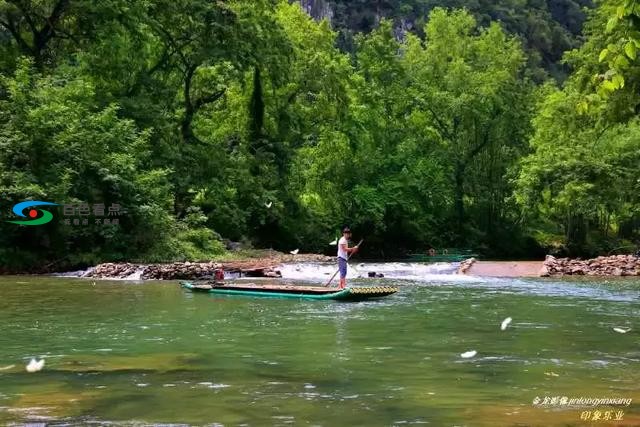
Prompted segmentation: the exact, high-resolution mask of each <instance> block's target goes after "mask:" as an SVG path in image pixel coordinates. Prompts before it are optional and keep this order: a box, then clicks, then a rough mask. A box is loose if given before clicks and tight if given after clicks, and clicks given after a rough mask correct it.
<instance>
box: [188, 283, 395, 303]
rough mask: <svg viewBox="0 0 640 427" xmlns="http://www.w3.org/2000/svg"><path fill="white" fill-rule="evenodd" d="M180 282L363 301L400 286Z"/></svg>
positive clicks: (214, 290) (210, 289)
mask: <svg viewBox="0 0 640 427" xmlns="http://www.w3.org/2000/svg"><path fill="white" fill-rule="evenodd" d="M180 285H181V286H182V287H183V288H184V289H187V290H189V291H191V292H205V293H210V294H222V295H243V296H252V297H274V298H297V299H312V300H339V301H362V300H367V299H372V298H380V297H385V296H388V295H391V294H394V293H396V292H398V288H396V287H393V286H366V287H365V286H362V287H360V286H358V287H347V288H344V289H336V288H326V287H322V286H296V285H273V284H269V285H267V284H264V285H262V284H255V283H233V284H231V283H223V284H218V283H216V284H211V283H204V284H198V283H195V282H180Z"/></svg>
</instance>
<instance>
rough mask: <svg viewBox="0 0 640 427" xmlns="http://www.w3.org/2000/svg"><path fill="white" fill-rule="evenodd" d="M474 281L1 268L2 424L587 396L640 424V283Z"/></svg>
mask: <svg viewBox="0 0 640 427" xmlns="http://www.w3.org/2000/svg"><path fill="white" fill-rule="evenodd" d="M365 268H368V267H367V266H365ZM388 268H389V269H390V267H388ZM389 271H390V270H389ZM442 276H445V275H444V274H442ZM465 280H467V281H459V280H457V278H455V279H454V278H452V277H451V276H449V278H448V280H438V281H434V280H424V277H423V278H422V280H419V281H408V280H405V281H398V280H393V283H394V284H397V285H400V287H401V289H400V292H399V293H398V294H396V295H393V296H391V297H389V298H385V299H382V300H379V301H374V302H359V303H340V302H333V301H295V300H285V299H283V300H278V299H267V298H265V299H251V298H243V297H220V296H214V295H211V296H210V295H204V294H197V295H194V294H190V293H186V292H184V291H182V290H181V289H179V287H178V285H177V283H175V282H171V283H163V282H149V283H144V284H140V283H137V284H133V283H128V282H122V281H120V282H109V281H98V282H96V284H95V285H92V281H88V280H83V279H62V278H25V277H19V278H16V277H3V278H0V296H1V298H0V321H2V325H3V332H2V335H0V337H1V338H0V423H3V424H4V423H9V422H27V421H28V422H41V423H42V422H57V423H65V422H67V423H72V424H86V423H89V422H95V423H99V424H100V423H107V422H111V423H115V424H121V423H127V424H131V423H134V422H139V423H142V424H153V423H168V424H170V423H187V424H194V425H202V424H212V423H220V424H224V425H237V424H246V425H291V424H293V425H297V424H312V425H325V426H338V425H367V426H376V425H393V424H398V425H403V424H409V425H416V424H424V423H429V424H430V425H437V426H441V425H469V426H476V425H479V426H495V425H558V426H560V425H581V423H584V421H581V420H580V415H581V413H582V412H583V411H585V410H586V409H585V408H577V407H576V408H569V407H560V406H546V407H544V406H540V405H538V406H534V405H533V404H532V402H533V400H534V399H535V398H536V397H538V398H544V397H545V396H548V397H552V396H567V397H569V398H572V397H575V398H578V397H582V396H584V397H601V398H606V397H622V398H631V399H633V403H632V404H631V406H629V407H624V408H620V407H617V408H609V409H618V410H622V411H624V420H625V421H626V425H640V410H639V407H638V403H640V386H639V385H638V384H639V382H638V380H639V379H640V378H639V377H640V374H639V373H638V372H640V371H639V370H638V362H640V346H639V340H638V333H640V325H638V324H637V319H638V315H639V314H640V305H639V304H638V298H639V296H640V283H639V282H634V281H628V280H621V281H611V282H610V283H604V282H599V281H593V280H592V281H572V282H568V281H558V280H553V281H551V280H548V281H544V280H533V279H527V280H512V279H502V280H493V279H483V280H481V281H480V280H474V279H471V280H468V279H465ZM18 282H21V283H18ZM390 282H392V280H390V279H387V278H385V279H375V280H374V279H362V280H360V281H359V282H358V280H356V281H355V283H367V284H371V283H384V284H389V283H390ZM507 316H511V317H513V322H512V323H511V325H509V327H508V328H507V330H506V331H501V330H500V323H501V322H502V320H503V319H504V318H505V317H507ZM613 327H622V328H626V327H630V328H632V329H631V331H630V332H629V333H626V334H619V333H616V332H614V331H613V330H612V328H613ZM469 350H476V351H477V355H476V356H475V357H473V358H471V359H462V358H460V354H461V353H463V352H466V351H469ZM36 356H37V357H40V356H42V357H44V358H45V359H46V365H45V368H44V370H43V371H41V372H39V373H37V374H28V373H26V372H25V370H24V366H25V365H26V364H27V363H28V361H29V360H30V358H31V357H36ZM11 365H14V366H11ZM600 409H601V410H602V411H605V410H607V408H606V407H603V408H600ZM603 413H604V412H603ZM598 425H606V422H599V423H598Z"/></svg>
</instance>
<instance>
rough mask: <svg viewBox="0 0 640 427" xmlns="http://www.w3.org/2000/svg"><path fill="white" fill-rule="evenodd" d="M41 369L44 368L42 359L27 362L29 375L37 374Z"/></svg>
mask: <svg viewBox="0 0 640 427" xmlns="http://www.w3.org/2000/svg"><path fill="white" fill-rule="evenodd" d="M42 368H44V359H42V360H36V359H31V362H29V364H28V365H27V372H29V373H34V372H38V371H41V370H42Z"/></svg>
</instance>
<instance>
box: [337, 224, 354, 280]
mask: <svg viewBox="0 0 640 427" xmlns="http://www.w3.org/2000/svg"><path fill="white" fill-rule="evenodd" d="M350 238H351V230H350V229H349V227H345V228H344V229H342V237H341V238H340V241H338V270H340V289H344V288H345V287H346V286H347V260H348V259H349V256H350V254H352V253H355V252H358V245H356V246H353V247H349V239H350Z"/></svg>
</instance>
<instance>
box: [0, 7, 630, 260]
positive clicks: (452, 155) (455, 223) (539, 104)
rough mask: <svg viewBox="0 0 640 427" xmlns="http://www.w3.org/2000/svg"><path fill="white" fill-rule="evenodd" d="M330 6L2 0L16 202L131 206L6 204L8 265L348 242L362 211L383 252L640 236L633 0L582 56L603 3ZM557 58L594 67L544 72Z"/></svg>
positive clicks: (597, 30)
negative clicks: (98, 218)
mask: <svg viewBox="0 0 640 427" xmlns="http://www.w3.org/2000/svg"><path fill="white" fill-rule="evenodd" d="M312 3H313V6H312V8H313V10H314V11H316V12H317V13H321V11H325V12H326V11H327V10H329V9H326V8H325V7H324V6H323V5H328V6H329V8H331V10H332V11H333V18H332V21H331V22H329V21H328V20H319V21H316V20H314V19H313V18H312V17H310V16H309V15H308V14H307V13H305V11H304V10H302V9H301V7H300V4H299V2H288V1H285V0H282V1H277V2H275V1H270V0H260V1H254V0H252V1H249V0H235V1H231V2H221V1H217V2H212V1H209V0H195V1H191V0H189V1H187V0H179V1H165V0H162V1H159V2H131V1H129V0H100V1H96V2H68V1H66V0H57V1H53V0H51V1H49V0H47V1H39V2H0V195H1V197H2V202H1V205H0V206H1V210H2V212H1V214H2V217H3V218H4V217H7V216H9V215H12V214H11V213H10V207H11V206H12V205H13V204H14V203H16V202H19V201H22V200H27V199H31V200H48V201H54V202H57V203H60V204H89V205H93V204H99V203H104V204H105V205H107V206H109V205H110V204H112V203H117V204H120V205H122V206H123V207H124V208H126V209H127V213H126V215H123V216H122V217H121V218H120V223H119V224H117V225H114V224H111V225H104V224H94V223H90V224H88V225H86V226H82V225H79V226H74V225H67V224H65V223H64V221H63V220H64V218H63V217H62V215H61V211H62V208H60V210H59V211H58V214H59V215H57V216H56V218H57V220H56V221H52V222H51V223H49V224H47V225H45V226H41V227H24V226H23V227H19V226H16V225H14V224H9V223H6V222H2V223H0V232H1V233H0V259H2V261H0V262H1V264H2V265H3V266H4V267H13V268H18V269H27V268H30V267H33V266H39V267H40V268H43V266H45V267H47V266H48V267H47V268H63V267H64V266H72V265H86V264H92V263H95V262H99V261H101V260H125V259H128V260H141V261H148V262H151V261H169V260H187V259H190V260H204V259H209V258H211V257H214V256H216V257H217V256H224V247H223V244H222V243H221V241H222V239H223V238H225V239H231V240H242V241H245V242H247V244H248V245H250V246H251V245H253V246H255V247H260V248H274V249H282V250H287V251H288V250H291V249H292V248H295V247H299V248H301V249H302V250H314V251H325V250H327V251H328V250H329V249H331V248H329V247H328V245H327V243H328V242H329V241H331V240H333V239H334V238H335V230H336V229H339V228H340V226H342V225H343V224H345V223H348V224H350V225H351V226H352V227H353V228H354V229H355V231H356V234H357V235H364V236H366V237H367V239H368V244H367V248H368V249H369V250H371V254H379V255H384V254H385V251H387V252H386V253H387V254H388V253H389V250H393V253H398V252H397V251H398V250H413V249H417V248H419V249H425V247H428V246H435V247H446V246H452V245H464V246H471V247H475V248H478V249H479V250H481V251H482V252H483V253H484V254H487V255H491V256H504V255H505V254H508V255H510V256H516V255H517V254H521V255H524V256H526V255H531V254H534V253H535V254H536V255H537V252H535V251H536V244H535V241H533V240H532V238H531V236H533V237H534V238H536V239H538V241H540V242H542V243H543V244H546V245H549V247H555V248H556V249H557V250H564V251H574V252H580V251H584V252H593V251H596V250H598V249H606V248H609V247H611V245H609V242H610V240H611V237H612V236H614V238H615V239H617V240H625V241H629V240H632V239H633V238H635V236H636V235H637V225H638V223H639V221H638V206H639V203H638V202H639V201H638V196H637V195H636V194H637V193H638V191H637V190H638V189H639V188H638V185H639V184H638V181H637V180H638V176H637V172H636V171H637V164H638V163H637V162H638V160H639V159H638V158H637V157H638V155H637V153H638V152H639V150H638V148H637V143H636V142H635V141H636V140H637V138H638V137H640V135H638V132H640V125H639V123H638V121H637V118H636V115H637V113H636V111H638V105H640V99H638V96H637V87H638V84H639V83H640V81H639V80H638V77H640V75H639V74H638V70H637V67H636V65H635V61H636V59H637V49H638V47H640V45H638V44H637V43H633V40H632V39H629V38H628V37H632V36H633V33H628V31H627V30H629V28H632V27H631V26H630V25H631V24H629V25H627V24H625V23H624V22H626V21H625V20H627V19H630V20H631V21H633V18H632V17H629V16H627V15H625V14H624V13H622V15H621V16H620V17H618V18H616V20H615V22H613V23H611V22H609V27H610V28H609V30H610V32H608V33H607V32H605V31H603V29H604V28H605V27H606V25H607V21H610V19H609V18H610V16H611V13H612V9H611V8H612V5H613V0H612V1H609V0H607V2H605V4H604V5H603V6H602V7H600V8H598V9H597V10H595V11H594V12H593V13H592V14H591V17H590V21H589V23H588V25H587V27H586V30H585V34H586V35H587V36H588V37H587V40H586V42H585V44H584V45H583V46H582V47H581V48H580V49H576V50H573V51H570V52H569V53H568V54H567V55H566V57H565V63H564V64H558V62H557V61H558V59H559V58H560V55H561V53H562V52H563V51H564V50H565V49H569V48H573V47H575V46H576V45H577V34H578V33H579V31H580V28H581V24H582V20H583V12H582V11H581V9H580V6H584V5H588V4H587V3H586V2H585V3H580V2H576V1H569V0H566V1H565V0H563V1H555V2H547V3H545V2H542V3H540V2H524V3H522V2H519V3H518V2H513V1H507V2H502V1H501V2H498V3H495V2H476V3H468V2H459V3H456V2H452V1H448V2H430V1H412V0H406V1H390V2H382V3H380V2H378V3H376V4H375V5H372V4H371V3H370V2H369V3H367V2H353V1H351V2H346V1H333V2H326V3H322V2H312ZM462 3H464V4H462ZM374 6H375V7H374ZM463 6H465V7H466V9H462V8H461V7H463ZM623 12H624V11H623ZM625 13H626V12H625ZM385 18H386V19H385ZM632 23H633V22H632ZM360 30H362V32H360ZM625 37H627V38H625ZM341 47H342V49H341ZM621 57H622V58H623V59H620V58H621ZM539 65H542V66H544V67H545V69H546V70H548V71H549V72H550V73H551V74H554V75H556V76H560V75H561V74H562V72H563V70H564V71H566V70H568V69H569V67H570V68H572V69H573V73H572V75H571V77H570V78H569V79H567V81H566V84H565V85H564V86H563V87H562V88H561V89H558V88H556V87H555V86H553V85H552V84H545V85H542V86H540V87H538V88H535V84H536V83H539V82H540V81H542V80H544V79H545V73H544V72H542V70H541V69H540V68H539ZM562 67H564V68H562ZM558 236H560V237H558Z"/></svg>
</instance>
